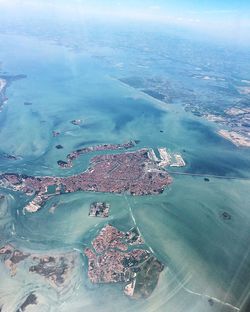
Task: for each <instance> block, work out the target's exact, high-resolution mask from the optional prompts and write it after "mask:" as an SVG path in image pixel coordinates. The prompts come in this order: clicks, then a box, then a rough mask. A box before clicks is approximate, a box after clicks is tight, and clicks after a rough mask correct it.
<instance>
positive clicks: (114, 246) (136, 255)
mask: <svg viewBox="0 0 250 312" xmlns="http://www.w3.org/2000/svg"><path fill="white" fill-rule="evenodd" d="M143 244H144V241H143V239H142V237H141V236H140V234H139V232H138V230H137V229H136V228H133V229H131V230H130V231H129V232H127V233H125V232H122V231H119V230H118V229H116V228H115V227H114V226H112V225H109V224H108V225H107V226H105V227H104V228H103V229H102V230H101V231H100V233H99V235H98V236H97V237H96V238H95V239H94V240H93V241H92V248H86V249H85V251H84V252H85V255H86V256H87V258H88V277H89V279H90V281H91V282H92V283H118V282H120V283H124V284H125V287H124V293H125V294H126V295H127V296H130V297H131V298H134V299H139V298H147V297H149V296H150V295H151V294H152V292H153V290H154V289H155V287H156V285H157V282H158V279H159V275H160V273H161V271H162V270H163V268H164V266H163V264H162V263H161V262H160V261H159V260H157V258H156V257H155V256H154V255H153V254H152V253H151V252H150V251H148V250H147V249H143V248H142V246H141V247H140V248H138V247H139V246H140V245H143Z"/></svg>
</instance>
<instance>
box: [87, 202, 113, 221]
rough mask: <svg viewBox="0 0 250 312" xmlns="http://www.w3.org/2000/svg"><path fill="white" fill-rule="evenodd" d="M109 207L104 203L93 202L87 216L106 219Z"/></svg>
mask: <svg viewBox="0 0 250 312" xmlns="http://www.w3.org/2000/svg"><path fill="white" fill-rule="evenodd" d="M109 209H110V205H109V204H107V203H105V202H94V203H92V204H91V205H90V208H89V216H90V217H101V218H107V217H108V216H109Z"/></svg>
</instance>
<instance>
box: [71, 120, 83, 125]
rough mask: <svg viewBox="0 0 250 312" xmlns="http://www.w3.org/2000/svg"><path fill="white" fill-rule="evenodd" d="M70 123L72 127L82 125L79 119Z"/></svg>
mask: <svg viewBox="0 0 250 312" xmlns="http://www.w3.org/2000/svg"><path fill="white" fill-rule="evenodd" d="M71 123H72V125H75V126H80V124H81V123H82V120H81V119H74V120H71Z"/></svg>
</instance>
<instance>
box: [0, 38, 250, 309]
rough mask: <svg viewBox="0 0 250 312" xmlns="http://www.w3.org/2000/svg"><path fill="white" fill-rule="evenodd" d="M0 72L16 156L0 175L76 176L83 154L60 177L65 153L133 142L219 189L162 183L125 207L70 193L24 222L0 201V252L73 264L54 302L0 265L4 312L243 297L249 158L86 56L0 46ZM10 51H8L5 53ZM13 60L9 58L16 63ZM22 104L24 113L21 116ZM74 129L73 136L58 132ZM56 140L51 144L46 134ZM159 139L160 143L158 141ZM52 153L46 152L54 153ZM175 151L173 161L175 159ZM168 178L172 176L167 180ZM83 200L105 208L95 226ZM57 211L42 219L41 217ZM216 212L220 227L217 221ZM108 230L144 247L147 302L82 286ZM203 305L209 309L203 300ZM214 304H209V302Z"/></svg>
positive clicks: (5, 131)
mask: <svg viewBox="0 0 250 312" xmlns="http://www.w3.org/2000/svg"><path fill="white" fill-rule="evenodd" d="M0 39H1V42H4V45H1V50H0V60H1V61H2V63H3V67H4V70H6V71H8V72H9V73H14V74H26V75H27V78H26V79H23V80H20V81H17V82H15V83H13V84H12V86H11V87H10V88H9V89H8V92H7V93H8V97H9V101H8V104H7V105H6V106H5V108H4V110H3V112H2V113H1V115H0V123H1V131H0V142H1V146H0V147H1V150H2V151H4V152H5V153H10V154H15V155H20V156H22V159H21V160H18V161H16V162H13V161H10V160H1V163H0V170H1V171H2V172H18V173H26V174H31V175H70V174H73V173H77V172H81V171H83V170H85V169H86V168H87V166H88V163H89V160H90V158H91V157H92V156H93V155H95V154H94V153H93V154H91V155H87V156H81V157H79V158H78V159H77V160H76V161H75V162H74V166H73V168H71V169H69V170H62V169H60V168H59V167H58V165H57V163H56V162H57V160H59V159H62V160H64V159H65V157H66V155H67V154H68V153H69V152H71V151H72V150H74V149H77V148H79V147H83V146H88V145H92V144H101V143H123V142H126V141H128V140H131V139H136V140H140V144H139V145H138V147H139V148H140V147H152V148H157V147H162V146H164V147H167V148H170V149H171V150H172V151H177V152H181V153H182V154H183V157H184V159H185V161H186V162H187V167H185V168H182V169H177V170H179V171H180V172H191V173H201V174H204V175H206V174H212V175H220V176H224V177H225V179H223V178H222V179H218V178H210V181H209V182H205V181H204V178H203V177H192V176H178V175H175V176H174V183H173V184H172V185H171V186H170V187H169V188H167V189H166V191H165V192H164V193H163V194H161V195H159V196H146V197H130V196H123V195H113V194H112V195H111V194H100V193H89V192H86V193H84V192H81V193H75V194H68V195H61V196H58V197H54V198H52V199H51V200H50V201H48V203H47V204H46V205H45V206H44V207H43V208H42V209H41V210H40V211H38V212H37V213H35V214H25V215H24V214H23V213H22V208H23V206H24V204H25V203H26V202H27V200H28V198H27V197H26V196H25V195H23V194H14V193H11V194H8V192H7V191H6V190H3V191H4V192H5V194H6V199H5V200H3V201H2V202H1V212H0V213H1V214H0V229H1V244H2V245H4V244H5V243H6V242H11V243H13V244H15V245H17V246H18V247H19V248H21V249H23V250H29V251H32V252H34V253H37V252H40V253H43V254H49V253H51V252H66V251H74V252H75V253H76V258H77V265H76V266H75V268H74V273H73V274H72V276H71V278H70V282H69V284H68V285H67V287H66V289H65V290H64V291H62V292H57V291H56V290H55V289H52V288H51V287H50V286H49V285H48V284H47V283H46V282H45V281H44V280H43V279H41V278H38V277H35V276H34V275H32V274H30V273H27V268H26V267H25V265H21V266H20V268H19V269H18V273H17V275H16V276H15V277H14V278H11V277H10V274H9V272H8V270H7V269H6V268H5V267H4V266H3V264H1V273H0V303H2V304H4V308H5V310H4V311H8V312H9V311H14V310H15V307H16V306H17V305H18V304H19V303H20V302H22V301H23V299H24V298H25V296H26V295H27V294H29V293H30V292H31V291H35V292H36V293H37V294H38V297H39V304H38V305H37V306H36V307H35V309H34V311H43V312H45V311H60V312H61V311H74V312H77V311H93V312H94V311H122V312H125V311H147V312H151V311H152V312H153V311H157V312H158V311H160V312H161V311H162V312H165V311H190V312H196V311H197V312H200V311H204V312H206V311H211V309H213V311H234V309H233V308H232V307H230V306H229V305H225V303H228V304H231V305H234V306H236V307H239V306H240V305H241V304H242V302H243V301H244V300H245V298H246V296H247V294H248V292H249V291H250V285H249V278H246V277H247V276H248V277H249V275H250V258H249V222H250V215H249V202H250V194H249V187H250V181H248V180H241V179H235V180H227V179H226V177H230V176H231V177H232V176H234V177H249V175H250V171H249V151H247V150H240V149H237V148H236V147H234V146H233V145H232V144H231V143H229V142H227V141H225V140H223V139H222V138H220V137H218V136H217V135H216V134H215V131H216V127H215V126H213V125H211V124H209V123H207V122H205V121H202V120H201V119H198V118H196V117H193V116H192V115H190V114H188V113H185V112H184V110H183V108H182V107H180V106H178V105H175V106H170V105H166V104H164V103H161V102H159V101H157V100H154V99H153V98H150V97H149V96H146V95H144V94H142V93H140V92H138V91H137V90H135V89H133V88H131V87H128V86H126V85H124V84H122V83H120V82H119V81H118V80H117V79H115V78H114V72H113V71H110V72H107V71H106V70H104V69H103V68H102V67H101V66H100V64H99V63H98V60H94V59H93V58H91V57H90V56H89V55H88V54H87V53H80V52H78V53H77V52H73V51H69V50H67V49H66V48H64V47H59V46H55V45H52V44H51V43H49V42H41V41H40V42H39V41H38V40H36V39H31V38H26V37H21V36H20V37H19V36H14V35H13V36H7V35H5V36H4V35H1V37H0ZM13 46H14V47H15V49H13ZM17 51H18V52H17ZM25 101H30V102H32V103H33V104H32V106H24V105H23V103H24V102H25ZM73 119H81V120H83V125H82V126H75V125H72V124H71V123H70V121H71V120H73ZM53 130H58V131H60V132H61V135H60V136H58V137H56V138H54V137H53V136H52V131H53ZM160 131H163V132H160ZM57 144H61V145H62V146H63V147H64V148H63V149H60V150H57V149H56V148H55V145H57ZM183 150H185V151H183ZM175 171H176V170H175ZM93 201H106V202H108V203H110V205H111V211H110V217H109V218H108V219H107V220H106V219H105V220H104V219H99V218H91V217H88V210H89V205H90V203H91V202H93ZM55 203H56V204H57V208H56V210H55V211H54V213H52V212H51V211H50V207H51V206H52V205H53V204H55ZM224 211H227V212H228V213H230V215H231V216H232V218H231V220H223V219H222V218H221V214H222V213H223V212H224ZM107 222H110V223H112V224H114V225H115V226H117V227H118V228H119V229H121V230H128V229H130V228H131V227H132V226H133V225H134V222H135V224H136V225H137V226H138V228H139V230H140V231H141V233H142V235H143V237H144V239H145V241H146V244H147V245H148V246H149V247H150V248H152V250H153V252H154V253H155V255H156V256H157V257H158V258H159V259H160V260H161V261H162V262H163V263H164V264H165V269H164V271H163V273H162V274H161V277H160V280H159V283H158V286H157V288H156V289H155V291H154V293H153V295H152V296H151V297H150V298H148V299H147V300H144V301H142V300H138V301H135V300H131V299H129V298H127V297H125V296H124V295H123V291H122V285H101V286H96V285H91V283H90V282H89V281H88V279H87V275H86V271H87V267H86V264H87V262H86V259H85V258H84V256H83V249H84V248H85V246H89V245H90V242H91V240H92V239H93V237H95V235H96V234H97V233H98V231H99V230H100V228H101V227H102V226H103V225H105V224H106V223H107ZM209 297H214V298H216V300H217V299H218V301H216V300H215V301H214V304H213V306H212V307H211V306H210V305H209V303H208V298H209ZM219 301H220V302H219ZM30 311H33V310H30Z"/></svg>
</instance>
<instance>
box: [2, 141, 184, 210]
mask: <svg viewBox="0 0 250 312" xmlns="http://www.w3.org/2000/svg"><path fill="white" fill-rule="evenodd" d="M121 146H122V145H103V146H102V147H101V146H98V150H105V149H108V150H114V149H120V148H121ZM132 146H134V143H133V142H131V143H126V144H124V145H123V147H124V148H128V147H132ZM86 150H91V151H92V150H97V148H94V147H93V148H91V147H90V148H87V149H86ZM159 154H160V159H158V158H157V156H156V155H155V153H154V151H153V149H149V148H143V149H139V150H136V151H131V152H123V153H120V154H104V155H97V156H95V157H93V158H92V159H91V161H90V167H89V168H88V169H87V170H86V171H84V172H82V173H79V174H76V175H72V176H69V177H50V176H44V177H36V176H34V177H33V176H27V175H23V174H15V173H4V174H1V175H0V186H1V187H3V188H7V189H11V190H14V191H20V192H24V193H25V194H26V195H28V196H30V197H32V200H31V201H30V202H29V203H28V205H26V206H25V207H24V211H28V212H36V211H37V210H39V209H40V208H41V207H42V205H44V203H45V202H46V201H47V200H48V199H49V198H51V197H52V196H55V195H59V194H65V193H73V192H77V191H93V192H107V193H127V194H130V195H153V194H160V193H162V192H163V191H164V187H166V186H167V185H169V184H171V183H172V178H171V177H170V175H169V174H168V172H167V171H166V170H165V169H164V167H166V166H177V167H182V166H185V162H184V160H183V159H182V157H181V155H180V154H174V155H173V156H171V154H170V153H168V152H167V150H166V149H165V148H160V149H159ZM71 161H72V160H71Z"/></svg>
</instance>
